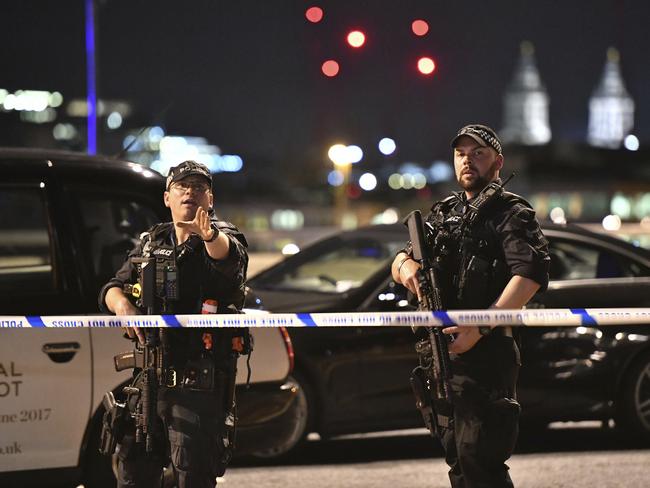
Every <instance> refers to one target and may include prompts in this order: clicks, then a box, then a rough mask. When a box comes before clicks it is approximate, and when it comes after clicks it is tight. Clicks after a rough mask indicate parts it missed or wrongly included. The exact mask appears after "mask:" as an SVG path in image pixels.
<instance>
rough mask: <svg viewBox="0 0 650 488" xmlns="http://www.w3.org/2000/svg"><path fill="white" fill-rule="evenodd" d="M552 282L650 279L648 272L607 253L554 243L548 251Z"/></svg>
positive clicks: (602, 250) (584, 245)
mask: <svg viewBox="0 0 650 488" xmlns="http://www.w3.org/2000/svg"><path fill="white" fill-rule="evenodd" d="M549 251H550V255H551V265H550V269H549V277H550V279H552V280H579V279H590V278H623V277H628V276H644V275H648V273H649V270H648V269H647V268H645V267H644V266H641V265H639V264H638V263H635V262H634V261H631V260H630V259H628V258H626V257H624V256H621V255H619V254H616V253H615V252H613V251H610V250H608V249H602V248H597V247H593V246H589V245H587V244H583V243H581V242H569V241H563V240H553V241H551V243H550V247H549Z"/></svg>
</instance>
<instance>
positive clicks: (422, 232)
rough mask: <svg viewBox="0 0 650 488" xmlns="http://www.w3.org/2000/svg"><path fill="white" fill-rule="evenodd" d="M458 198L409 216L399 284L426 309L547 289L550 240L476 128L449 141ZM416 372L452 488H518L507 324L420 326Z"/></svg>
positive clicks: (419, 399) (478, 305)
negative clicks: (511, 464)
mask: <svg viewBox="0 0 650 488" xmlns="http://www.w3.org/2000/svg"><path fill="white" fill-rule="evenodd" d="M451 145H452V148H453V156H454V169H455V173H456V178H457V180H458V184H459V186H460V187H461V189H462V191H460V192H455V193H453V194H452V195H451V196H449V197H447V198H445V199H444V200H442V201H439V202H436V203H435V204H434V205H433V207H432V208H431V212H430V213H429V215H428V216H427V217H426V219H424V220H423V219H422V218H421V216H420V215H419V212H413V213H412V214H410V215H409V216H408V217H407V219H406V223H407V225H408V226H409V236H410V241H409V242H408V243H407V246H406V247H405V248H404V249H403V250H402V251H400V252H399V253H398V254H397V256H396V257H395V260H394V261H393V264H392V274H393V278H394V279H395V281H396V282H398V283H401V284H403V285H404V286H405V287H406V288H408V289H409V290H410V291H411V292H413V293H414V294H415V295H416V296H417V298H418V302H419V308H420V309H427V310H436V309H443V310H447V309H486V308H502V309H516V308H521V307H523V306H524V305H526V303H527V302H528V301H529V300H530V299H531V298H532V297H533V295H534V294H535V293H536V292H538V291H540V290H544V289H545V288H546V286H547V284H548V266H549V262H550V258H549V254H548V242H547V240H546V238H545V237H544V235H543V234H542V232H541V230H540V228H539V224H538V222H537V220H536V219H535V212H534V211H533V209H532V208H531V206H530V204H529V203H528V202H526V201H525V200H524V199H523V198H522V197H520V196H518V195H515V194H513V193H510V192H507V191H505V190H504V188H503V187H504V184H502V182H501V180H500V179H499V171H500V170H501V169H502V167H503V162H504V158H503V154H502V149H501V141H500V140H499V138H498V136H497V134H496V133H495V132H494V131H493V130H492V129H491V128H489V127H487V126H485V125H480V124H471V125H467V126H465V127H463V128H462V129H460V130H459V131H458V133H457V134H456V136H455V137H454V139H453V140H452V144H451ZM414 332H415V334H416V338H417V339H416V341H417V343H416V352H417V355H418V360H419V365H418V367H417V368H415V370H414V371H413V374H412V377H411V384H412V386H413V390H414V393H415V396H416V405H417V407H418V408H419V409H420V411H421V413H422V415H423V418H424V420H425V424H426V425H427V427H428V428H429V430H430V431H431V432H432V434H434V435H435V436H437V437H438V438H439V439H440V441H441V443H442V445H443V447H444V449H445V454H446V456H445V457H446V462H447V464H448V465H449V467H450V470H449V479H450V481H451V486H452V487H454V488H460V487H462V488H479V487H485V488H488V487H489V488H501V487H512V486H513V484H512V480H511V479H510V476H509V474H508V467H507V466H506V464H505V462H506V460H507V459H508V458H509V457H510V455H511V454H512V451H513V449H514V446H515V443H516V440H517V435H518V419H519V413H520V406H519V403H518V402H517V398H516V383H517V376H518V371H519V367H520V365H521V361H520V356H519V349H518V345H517V341H516V340H515V339H516V332H515V333H513V330H512V328H510V327H495V326H485V327H483V326H481V327H479V326H469V327H466V326H463V327H456V326H445V327H443V328H439V327H438V328H436V327H430V328H414Z"/></svg>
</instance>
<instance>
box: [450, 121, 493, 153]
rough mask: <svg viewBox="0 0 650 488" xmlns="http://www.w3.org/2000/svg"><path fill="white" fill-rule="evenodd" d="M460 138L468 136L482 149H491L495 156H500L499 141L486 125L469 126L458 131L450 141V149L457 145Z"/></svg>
mask: <svg viewBox="0 0 650 488" xmlns="http://www.w3.org/2000/svg"><path fill="white" fill-rule="evenodd" d="M462 136H468V137H471V138H472V139H474V140H475V141H476V142H478V143H479V144H480V145H481V146H483V147H491V148H492V149H494V150H495V151H496V152H497V154H501V141H500V140H499V136H498V135H497V133H496V132H494V130H492V129H491V128H490V127H488V126H487V125H482V124H470V125H466V126H465V127H463V128H462V129H460V130H459V131H458V134H456V137H454V138H453V139H452V140H451V147H456V145H457V144H458V139H460V138H461V137H462Z"/></svg>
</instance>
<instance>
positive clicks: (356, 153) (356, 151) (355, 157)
mask: <svg viewBox="0 0 650 488" xmlns="http://www.w3.org/2000/svg"><path fill="white" fill-rule="evenodd" d="M346 150H347V153H348V161H350V162H351V163H358V162H359V161H361V160H362V159H363V150H362V149H361V148H360V147H359V146H354V145H352V146H348V147H347V148H346Z"/></svg>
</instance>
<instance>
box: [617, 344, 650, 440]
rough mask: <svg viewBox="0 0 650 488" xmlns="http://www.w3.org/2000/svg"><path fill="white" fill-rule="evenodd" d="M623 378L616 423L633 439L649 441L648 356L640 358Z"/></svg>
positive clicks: (649, 387)
mask: <svg viewBox="0 0 650 488" xmlns="http://www.w3.org/2000/svg"><path fill="white" fill-rule="evenodd" d="M625 376H626V380H625V383H624V384H623V389H622V392H621V408H620V409H619V414H618V417H617V421H618V422H617V423H619V425H622V426H623V428H625V429H626V430H627V431H628V432H629V433H630V434H631V435H633V436H635V437H645V438H646V439H650V354H645V355H643V356H641V358H640V359H639V360H637V361H636V362H635V363H634V364H633V365H632V367H631V368H630V369H629V371H628V372H627V373H626V375H625Z"/></svg>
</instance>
